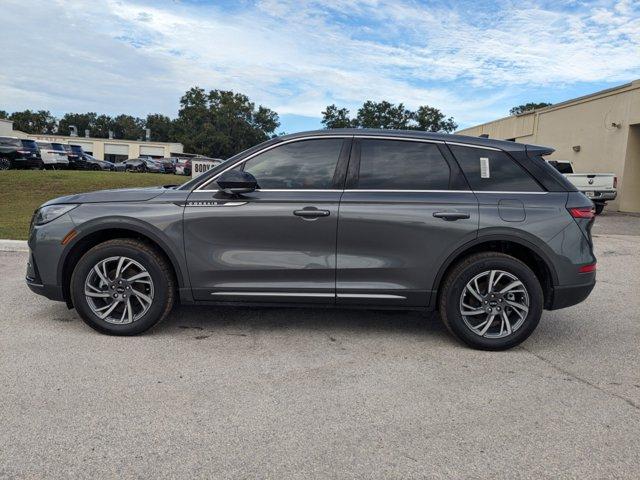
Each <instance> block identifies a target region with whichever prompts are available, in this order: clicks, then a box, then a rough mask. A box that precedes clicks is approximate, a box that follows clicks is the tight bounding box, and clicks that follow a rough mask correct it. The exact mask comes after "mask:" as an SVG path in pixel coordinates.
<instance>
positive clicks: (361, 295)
mask: <svg viewBox="0 0 640 480" xmlns="http://www.w3.org/2000/svg"><path fill="white" fill-rule="evenodd" d="M337 296H338V298H379V299H389V300H406V299H407V297H405V296H403V295H391V294H386V293H338V294H337Z"/></svg>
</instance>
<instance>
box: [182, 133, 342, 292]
mask: <svg viewBox="0 0 640 480" xmlns="http://www.w3.org/2000/svg"><path fill="white" fill-rule="evenodd" d="M350 143H351V140H350V138H345V137H322V138H313V139H301V140H293V141H289V142H286V143H282V144H276V145H275V146H272V147H269V148H268V149H266V150H264V151H261V152H259V153H257V154H254V155H252V156H250V157H248V158H247V159H244V160H240V161H239V162H238V163H236V164H235V166H233V167H232V168H238V169H243V170H244V171H246V172H249V173H251V174H252V175H254V176H255V177H256V180H257V181H258V189H257V190H256V191H255V192H253V193H249V194H244V195H241V196H237V197H229V196H227V195H226V194H224V193H222V192H219V191H217V189H216V184H215V180H214V181H213V182H211V183H209V184H208V185H207V186H205V187H204V188H203V187H200V189H199V190H196V191H194V192H193V193H192V194H191V195H190V196H189V198H188V201H187V204H186V207H185V213H184V239H185V253H186V257H187V263H188V267H189V275H190V278H191V285H192V289H193V294H194V298H195V299H196V300H209V301H245V302H246V301H251V302H303V303H333V302H334V301H335V267H336V232H337V224H338V205H339V201H340V196H341V194H342V191H343V186H344V176H345V172H344V170H345V169H346V163H347V160H348V155H349V149H350Z"/></svg>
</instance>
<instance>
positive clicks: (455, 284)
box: [438, 252, 544, 350]
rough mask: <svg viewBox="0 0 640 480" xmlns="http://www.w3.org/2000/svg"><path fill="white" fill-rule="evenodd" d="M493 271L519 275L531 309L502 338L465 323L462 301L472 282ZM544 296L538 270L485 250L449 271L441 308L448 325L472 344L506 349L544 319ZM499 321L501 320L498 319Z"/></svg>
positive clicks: (514, 344) (444, 283)
mask: <svg viewBox="0 0 640 480" xmlns="http://www.w3.org/2000/svg"><path fill="white" fill-rule="evenodd" d="M489 270H502V271H504V272H507V273H509V274H512V275H514V276H515V277H517V279H518V280H520V282H522V284H523V285H524V286H525V288H526V291H527V293H528V296H529V309H528V312H527V314H526V317H525V319H524V322H523V323H522V324H521V326H520V327H519V328H517V329H516V330H514V331H513V333H511V334H509V335H507V336H504V337H502V338H486V337H484V336H480V335H479V334H478V333H475V332H474V331H473V330H472V329H471V328H470V327H469V326H468V325H467V323H465V321H464V319H463V316H462V313H461V312H460V302H461V297H462V294H463V290H464V289H465V287H466V285H467V283H468V282H470V281H471V280H472V279H473V278H474V277H476V275H479V274H481V273H483V272H486V271H489ZM543 304H544V296H543V292H542V287H541V286H540V281H539V280H538V278H537V277H536V275H535V273H533V271H532V270H531V269H530V268H529V267H528V266H527V265H525V264H524V263H523V262H521V261H520V260H518V259H516V258H514V257H512V256H510V255H506V254H504V253H498V252H483V253H477V254H474V255H470V256H469V257H466V258H465V259H463V260H462V261H460V262H459V263H458V264H456V265H455V266H454V267H453V269H452V270H451V271H450V272H449V274H448V275H447V277H446V278H445V280H444V282H443V284H442V290H441V292H440V298H439V302H438V308H439V311H440V317H441V318H442V321H443V322H444V324H445V326H446V327H447V328H448V329H449V331H450V332H451V333H453V335H455V336H456V337H457V338H459V339H460V340H462V341H463V342H464V343H466V344H467V345H469V346H470V347H473V348H477V349H480V350H506V349H509V348H512V347H515V346H516V345H519V344H520V343H522V342H523V341H524V340H526V339H527V338H528V337H529V335H531V333H532V332H533V331H534V330H535V328H536V327H537V326H538V323H539V322H540V317H541V315H542V309H543ZM496 321H497V319H496Z"/></svg>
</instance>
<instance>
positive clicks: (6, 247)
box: [0, 240, 29, 252]
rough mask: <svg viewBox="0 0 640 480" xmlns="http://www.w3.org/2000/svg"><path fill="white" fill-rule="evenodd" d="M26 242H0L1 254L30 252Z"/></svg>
mask: <svg viewBox="0 0 640 480" xmlns="http://www.w3.org/2000/svg"><path fill="white" fill-rule="evenodd" d="M28 251H29V245H28V244H27V241H26V240H0V252H28Z"/></svg>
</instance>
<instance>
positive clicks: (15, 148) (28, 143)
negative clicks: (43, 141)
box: [0, 137, 44, 170]
mask: <svg viewBox="0 0 640 480" xmlns="http://www.w3.org/2000/svg"><path fill="white" fill-rule="evenodd" d="M11 168H39V169H40V168H44V162H43V161H42V157H41V156H40V152H39V151H38V146H37V145H36V142H35V141H34V140H27V139H24V138H14V137H0V170H9V169H11Z"/></svg>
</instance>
